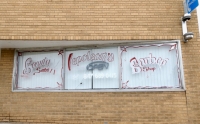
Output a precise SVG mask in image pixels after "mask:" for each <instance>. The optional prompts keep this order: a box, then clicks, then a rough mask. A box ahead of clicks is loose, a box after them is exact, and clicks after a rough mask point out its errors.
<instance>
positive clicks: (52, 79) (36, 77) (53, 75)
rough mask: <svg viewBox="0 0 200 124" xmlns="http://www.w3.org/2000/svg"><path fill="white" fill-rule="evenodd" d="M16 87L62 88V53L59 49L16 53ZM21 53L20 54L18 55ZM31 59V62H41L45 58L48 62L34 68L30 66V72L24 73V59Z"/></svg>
mask: <svg viewBox="0 0 200 124" xmlns="http://www.w3.org/2000/svg"><path fill="white" fill-rule="evenodd" d="M18 54H19V55H18V63H19V65H18V86H17V88H18V89H62V86H63V78H62V72H63V55H62V54H63V53H62V52H59V51H48V52H23V53H18ZM20 54H21V55H20ZM28 58H31V59H32V63H34V62H41V61H42V60H44V59H45V58H46V60H50V62H49V64H46V65H43V66H40V67H39V68H40V69H39V70H42V69H46V70H43V72H40V71H38V70H37V69H36V68H31V66H29V67H30V69H31V70H30V73H24V70H25V69H26V67H25V65H26V61H27V59H28Z"/></svg>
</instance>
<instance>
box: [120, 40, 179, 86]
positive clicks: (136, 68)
mask: <svg viewBox="0 0 200 124" xmlns="http://www.w3.org/2000/svg"><path fill="white" fill-rule="evenodd" d="M121 63H122V64H121V66H122V88H124V89H159V88H179V87H181V78H180V66H179V57H178V49H177V43H168V44H167V43H165V44H151V45H140V46H124V47H121ZM127 65H129V66H127Z"/></svg>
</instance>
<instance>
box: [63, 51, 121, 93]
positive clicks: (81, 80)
mask: <svg viewBox="0 0 200 124" xmlns="http://www.w3.org/2000/svg"><path fill="white" fill-rule="evenodd" d="M66 58H67V60H66V63H67V66H66V67H65V71H66V73H65V79H66V85H65V89H98V88H119V76H118V73H117V72H119V68H118V62H119V61H118V48H117V47H114V48H105V49H89V50H78V51H67V52H66ZM72 82H73V83H72Z"/></svg>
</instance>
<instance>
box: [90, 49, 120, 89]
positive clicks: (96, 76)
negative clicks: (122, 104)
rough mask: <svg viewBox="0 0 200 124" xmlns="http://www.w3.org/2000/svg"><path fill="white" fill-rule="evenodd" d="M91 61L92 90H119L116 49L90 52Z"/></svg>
mask: <svg viewBox="0 0 200 124" xmlns="http://www.w3.org/2000/svg"><path fill="white" fill-rule="evenodd" d="M92 52H93V54H94V56H95V58H96V59H93V61H92V63H90V64H89V65H88V66H91V67H92V68H93V69H92V70H91V71H93V88H119V59H118V48H117V47H115V48H105V49H93V50H92Z"/></svg>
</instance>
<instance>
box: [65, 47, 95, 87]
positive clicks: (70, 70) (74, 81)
mask: <svg viewBox="0 0 200 124" xmlns="http://www.w3.org/2000/svg"><path fill="white" fill-rule="evenodd" d="M91 54H92V50H78V51H66V63H67V64H66V65H65V89H91V88H92V72H91V71H88V70H87V65H88V64H89V63H90V62H92V60H91Z"/></svg>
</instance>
